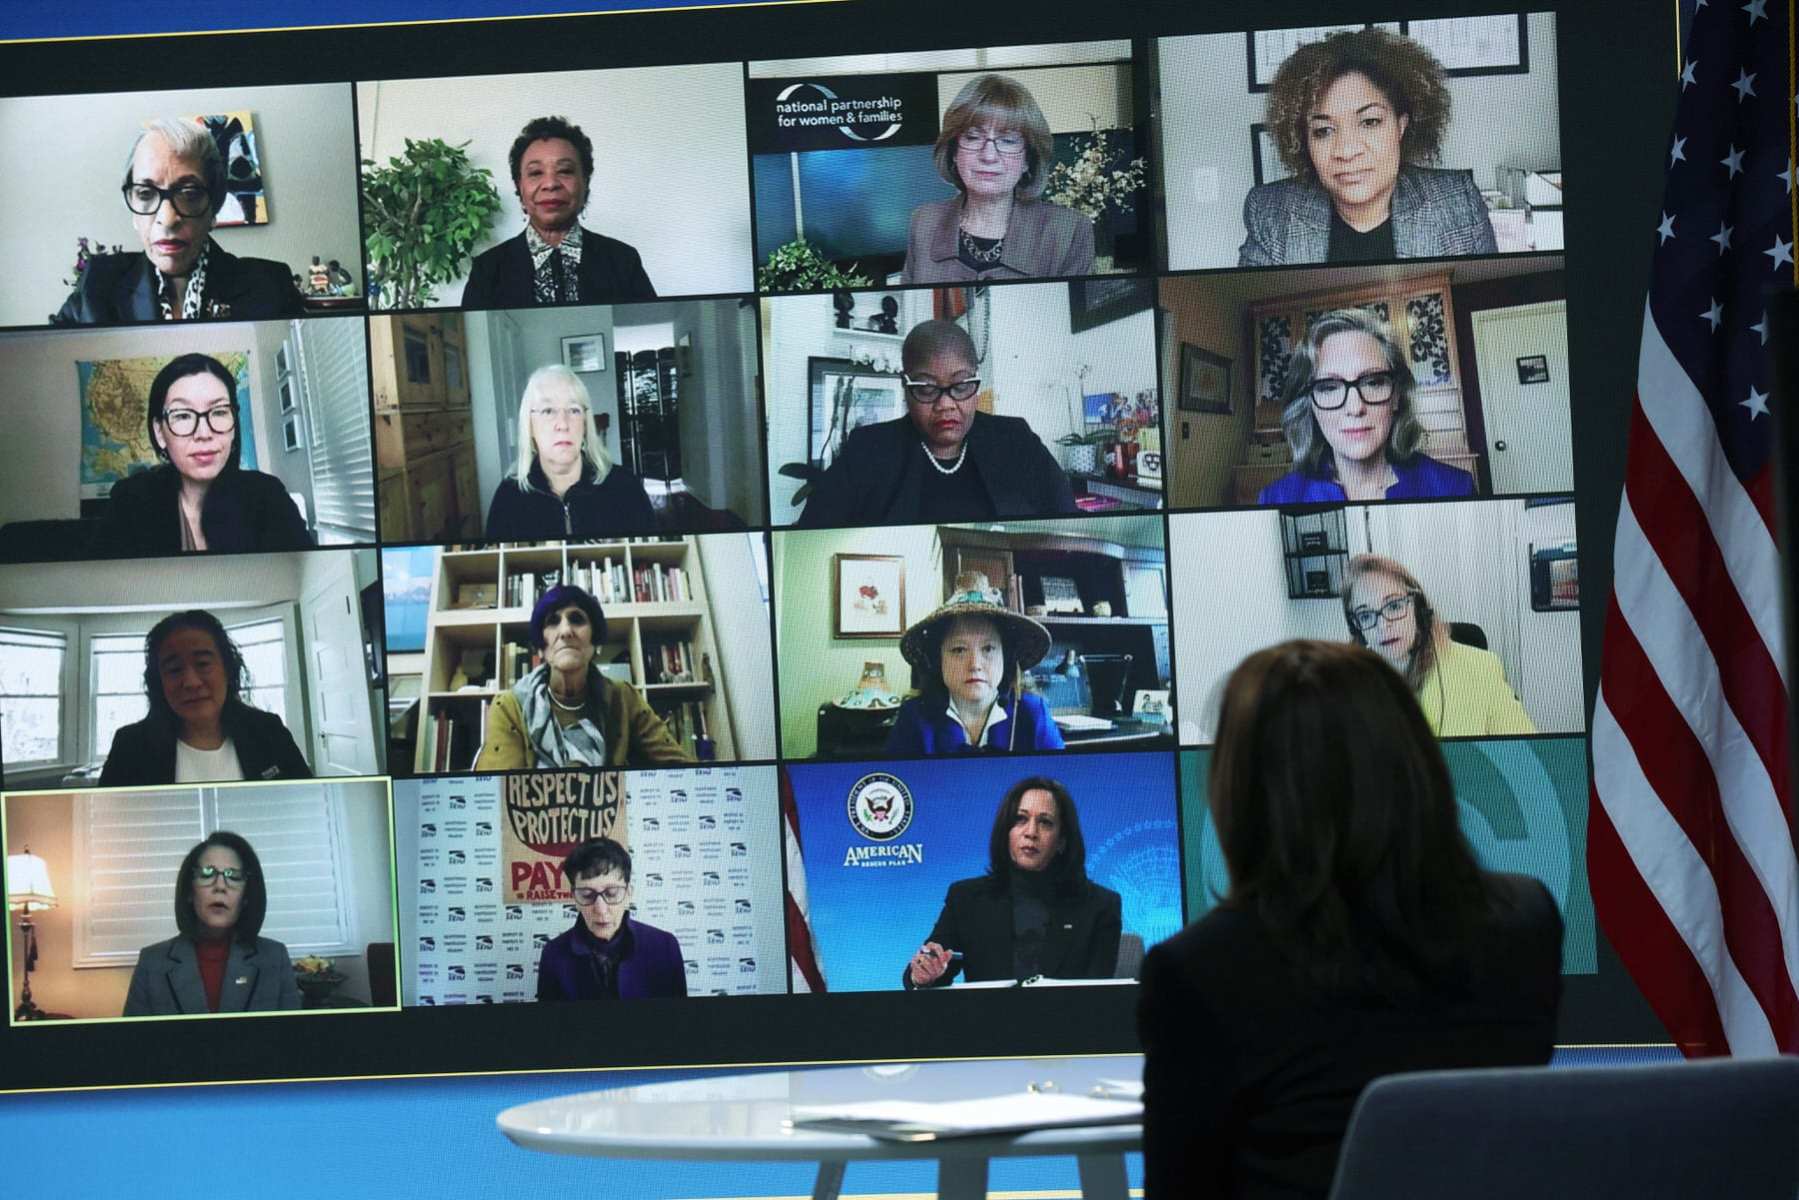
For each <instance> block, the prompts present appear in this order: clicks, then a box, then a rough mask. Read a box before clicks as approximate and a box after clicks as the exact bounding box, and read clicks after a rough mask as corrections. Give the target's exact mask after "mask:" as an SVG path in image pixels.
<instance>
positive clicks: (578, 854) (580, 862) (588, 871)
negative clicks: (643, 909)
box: [562, 837, 631, 888]
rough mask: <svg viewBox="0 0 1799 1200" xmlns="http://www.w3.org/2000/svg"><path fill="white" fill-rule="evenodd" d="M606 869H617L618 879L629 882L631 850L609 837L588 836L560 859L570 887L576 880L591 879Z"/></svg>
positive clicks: (564, 875) (602, 873)
mask: <svg viewBox="0 0 1799 1200" xmlns="http://www.w3.org/2000/svg"><path fill="white" fill-rule="evenodd" d="M607 871H617V872H618V877H619V878H620V879H622V880H624V881H625V882H626V883H630V882H631V852H630V851H629V850H627V849H625V848H624V847H623V846H621V845H619V844H618V843H617V842H615V841H613V840H612V839H611V838H609V837H596V838H588V839H587V840H586V841H585V842H582V843H581V844H580V845H579V846H576V847H575V848H574V849H573V850H570V851H569V852H568V857H567V858H565V859H563V860H562V874H563V877H564V878H565V879H567V880H568V886H569V887H570V888H573V887H574V886H575V881H576V880H579V879H591V878H593V877H594V876H595V875H604V874H605V873H606V872H607Z"/></svg>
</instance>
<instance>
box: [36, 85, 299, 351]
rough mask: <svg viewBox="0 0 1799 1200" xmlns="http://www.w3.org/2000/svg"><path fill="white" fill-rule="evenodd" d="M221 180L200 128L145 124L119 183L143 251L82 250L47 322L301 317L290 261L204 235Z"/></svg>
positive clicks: (174, 122) (214, 216) (220, 197)
mask: <svg viewBox="0 0 1799 1200" xmlns="http://www.w3.org/2000/svg"><path fill="white" fill-rule="evenodd" d="M225 183H226V181H225V163H224V159H223V157H222V156H221V155H220V153H219V146H218V143H217V142H216V141H215V140H214V139H213V135H212V133H211V132H210V131H209V130H207V129H206V128H205V127H203V126H201V125H200V124H198V123H197V122H195V121H192V120H182V119H179V118H174V117H164V118H161V119H159V120H155V121H151V122H150V123H149V124H147V125H146V126H144V129H143V131H142V132H141V133H139V134H138V137H137V141H136V142H134V143H133V144H132V147H131V156H130V157H129V158H128V159H127V160H126V163H125V182H124V183H123V184H122V185H121V186H120V188H119V191H120V194H121V195H122V196H123V198H124V202H125V208H126V210H127V211H128V212H129V213H130V214H131V225H132V228H133V229H135V230H136V231H137V236H138V240H139V241H141V242H142V243H143V246H144V248H143V251H142V252H141V253H140V252H137V251H133V252H131V253H129V254H97V255H94V256H93V257H92V258H90V259H89V260H88V264H87V267H86V269H85V270H83V271H82V272H81V277H80V278H79V279H78V280H77V281H76V284H75V290H74V292H73V293H71V294H70V296H69V298H68V299H67V300H66V301H64V302H63V306H62V308H61V309H60V310H59V311H57V312H56V313H53V314H52V315H51V317H50V323H51V324H52V325H105V324H111V323H113V322H117V321H193V320H202V319H209V318H210V319H221V320H234V321H252V320H261V319H264V318H268V317H293V316H298V315H300V313H301V311H302V310H303V309H304V307H305V304H304V302H303V301H302V300H301V299H300V291H299V289H298V288H297V287H295V286H294V274H293V271H292V270H291V269H289V268H288V267H287V266H286V265H285V264H283V263H278V262H272V261H270V260H268V259H262V258H239V257H237V256H236V255H234V254H228V253H226V252H225V251H224V250H223V249H222V248H220V246H219V244H218V243H217V242H215V241H213V240H212V227H213V224H214V223H215V222H216V221H217V220H218V214H219V206H220V205H221V204H223V203H224V202H225Z"/></svg>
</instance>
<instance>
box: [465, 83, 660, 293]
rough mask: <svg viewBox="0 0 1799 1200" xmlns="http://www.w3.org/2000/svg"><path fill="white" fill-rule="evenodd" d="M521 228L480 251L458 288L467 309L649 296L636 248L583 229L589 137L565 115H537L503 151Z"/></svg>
mask: <svg viewBox="0 0 1799 1200" xmlns="http://www.w3.org/2000/svg"><path fill="white" fill-rule="evenodd" d="M507 161H508V163H509V164H510V165H511V167H512V187H513V190H514V191H515V192H517V193H518V202H519V207H520V208H522V209H524V210H525V231H524V232H523V233H521V234H519V235H518V236H517V237H515V238H510V239H508V240H507V241H504V242H501V243H500V244H499V245H497V246H494V247H492V248H491V249H489V250H486V251H484V252H482V253H481V254H479V255H477V256H476V257H475V261H474V263H473V264H472V265H471V266H470V267H469V276H468V282H467V283H466V284H464V285H463V288H462V305H463V307H464V308H525V307H528V306H530V305H533V304H562V303H569V304H573V303H576V302H580V303H585V304H615V303H620V302H624V301H631V300H654V299H655V298H656V289H655V288H654V287H652V286H651V285H650V277H649V276H648V275H646V274H645V273H644V270H643V260H642V259H641V258H639V257H638V254H637V251H636V250H634V249H632V248H631V247H630V246H628V245H626V244H625V243H624V242H621V241H619V240H618V239H617V238H609V237H606V236H604V235H603V234H598V233H595V232H593V231H592V230H591V229H586V228H583V227H582V225H581V224H580V216H581V210H582V209H584V208H586V207H587V186H588V183H589V181H591V180H592V179H593V142H592V140H591V139H589V138H588V136H587V135H586V134H585V133H582V132H581V127H580V126H579V125H575V124H573V123H571V122H570V121H569V120H568V119H567V118H564V117H538V118H537V119H536V120H534V121H531V122H530V123H528V124H527V125H526V126H525V128H524V129H523V130H522V131H520V133H519V135H518V137H517V138H516V139H515V140H514V141H513V143H512V151H511V153H510V154H509V155H508V156H507Z"/></svg>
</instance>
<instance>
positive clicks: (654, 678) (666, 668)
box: [643, 634, 712, 683]
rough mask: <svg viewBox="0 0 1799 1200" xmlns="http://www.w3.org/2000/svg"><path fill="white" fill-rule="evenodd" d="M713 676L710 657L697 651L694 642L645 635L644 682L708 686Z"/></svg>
mask: <svg viewBox="0 0 1799 1200" xmlns="http://www.w3.org/2000/svg"><path fill="white" fill-rule="evenodd" d="M711 674H712V659H711V656H710V655H702V654H700V653H699V652H698V651H696V650H695V649H694V648H693V642H692V641H691V640H688V639H685V638H660V637H651V636H650V635H648V634H645V635H644V639H643V681H644V682H645V683H705V682H707V681H708V680H709V679H710V677H711Z"/></svg>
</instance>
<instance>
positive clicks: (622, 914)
mask: <svg viewBox="0 0 1799 1200" xmlns="http://www.w3.org/2000/svg"><path fill="white" fill-rule="evenodd" d="M562 872H563V875H564V876H565V877H566V878H567V879H568V884H569V888H570V890H571V891H573V892H574V900H575V908H576V910H577V912H578V914H579V915H577V916H576V917H575V924H574V928H572V929H570V930H569V931H568V932H567V933H563V934H559V935H557V936H556V937H554V938H551V939H550V941H549V943H548V944H547V945H546V946H544V948H543V957H542V958H541V959H539V960H538V964H537V998H538V999H539V1000H640V999H643V998H645V997H648V996H685V995H686V994H687V968H686V964H685V963H684V962H683V960H682V955H681V943H680V942H679V941H677V940H676V939H675V935H674V934H672V933H668V932H667V931H665V930H661V929H657V928H656V927H655V926H653V925H648V924H645V923H644V922H642V921H637V920H633V919H632V918H631V913H630V907H631V852H630V851H629V850H626V849H625V848H624V847H623V846H621V845H619V844H618V843H617V842H615V841H613V840H612V839H611V838H608V837H597V838H588V839H587V840H586V841H584V842H582V843H581V844H580V845H578V846H576V847H575V848H574V849H573V850H572V851H570V852H569V856H568V857H567V858H566V859H564V860H563V863H562Z"/></svg>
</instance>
